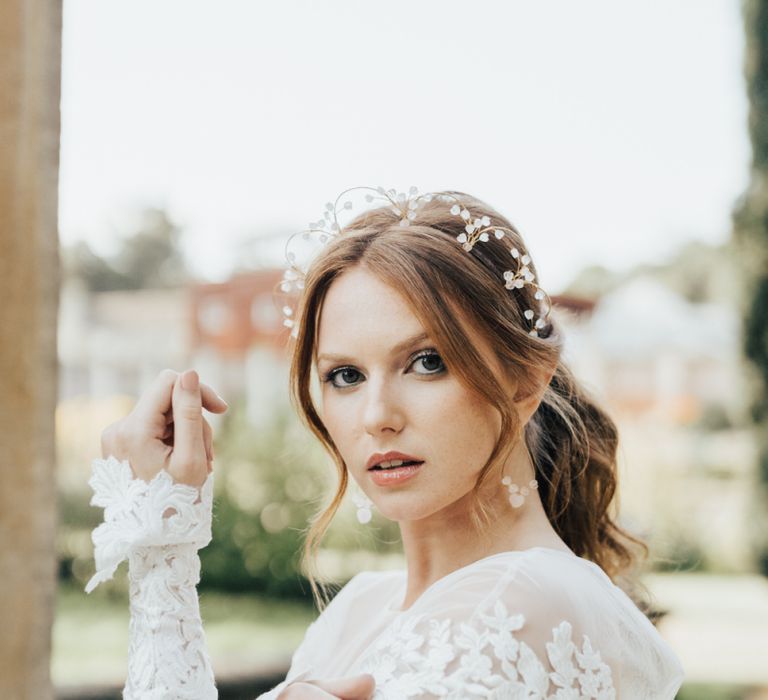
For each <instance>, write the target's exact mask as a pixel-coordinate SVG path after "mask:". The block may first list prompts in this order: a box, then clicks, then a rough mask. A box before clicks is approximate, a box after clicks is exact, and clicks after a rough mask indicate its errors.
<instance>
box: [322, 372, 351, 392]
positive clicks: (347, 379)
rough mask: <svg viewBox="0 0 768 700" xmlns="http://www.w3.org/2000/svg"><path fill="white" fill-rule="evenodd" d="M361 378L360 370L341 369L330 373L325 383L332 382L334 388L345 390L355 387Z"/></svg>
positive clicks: (324, 379)
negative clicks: (338, 378)
mask: <svg viewBox="0 0 768 700" xmlns="http://www.w3.org/2000/svg"><path fill="white" fill-rule="evenodd" d="M337 377H340V378H341V380H342V383H339V382H337V381H336V378H337ZM359 377H360V372H358V370H356V369H355V368H354V367H339V368H337V369H332V370H331V371H330V372H328V373H327V374H326V375H325V377H324V378H323V381H324V382H330V383H331V384H333V386H335V387H337V388H339V389H343V388H344V387H347V386H354V385H355V383H356V381H357V379H359Z"/></svg>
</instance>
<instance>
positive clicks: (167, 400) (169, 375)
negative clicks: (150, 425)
mask: <svg viewBox="0 0 768 700" xmlns="http://www.w3.org/2000/svg"><path fill="white" fill-rule="evenodd" d="M178 376H179V373H178V372H176V371H174V370H172V369H164V370H163V371H162V372H160V374H158V375H157V377H156V378H155V380H154V381H153V382H152V384H150V385H149V388H148V389H147V390H146V391H145V392H144V393H143V394H142V395H141V396H140V397H139V400H138V401H137V402H136V405H135V406H134V408H133V410H134V412H135V413H136V414H137V415H139V414H140V415H142V416H144V417H145V418H147V419H148V420H149V421H152V422H154V421H155V419H156V416H158V415H160V414H167V413H170V411H171V393H172V391H173V386H174V384H175V383H176V380H177V379H178Z"/></svg>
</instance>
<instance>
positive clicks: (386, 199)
mask: <svg viewBox="0 0 768 700" xmlns="http://www.w3.org/2000/svg"><path fill="white" fill-rule="evenodd" d="M358 191H360V192H362V191H364V192H365V201H366V203H368V204H370V203H373V202H381V203H382V205H383V206H386V207H388V208H389V209H390V210H391V211H392V212H393V213H394V214H396V215H397V216H398V217H399V219H400V226H402V227H404V228H405V227H408V226H410V225H411V222H412V221H413V220H415V219H416V216H417V213H418V210H419V207H421V206H422V205H423V204H425V203H427V202H431V201H432V200H433V199H434V200H438V201H441V202H445V203H446V204H447V205H450V209H449V211H450V213H451V214H452V215H453V216H457V217H460V218H461V219H462V220H463V221H464V222H466V223H465V225H464V232H462V233H460V234H459V235H458V236H456V241H457V242H458V243H460V244H461V246H462V248H464V250H466V251H467V252H470V251H471V250H472V248H474V246H475V245H476V244H477V243H478V242H483V243H485V242H488V241H489V240H490V237H491V236H494V238H496V239H498V240H501V239H502V238H504V237H505V236H507V235H508V234H509V235H512V234H514V233H515V232H514V231H513V230H512V229H510V228H506V227H504V226H491V220H490V218H489V217H488V216H481V217H474V218H473V217H472V214H471V212H470V211H469V209H467V207H466V206H464V204H463V203H462V201H461V199H460V198H458V197H456V196H454V195H451V194H446V193H427V194H421V195H420V194H418V190H417V189H416V188H415V187H411V188H410V189H409V190H408V194H407V195H406V193H405V192H397V191H396V190H393V189H390V190H385V189H384V188H383V187H364V186H363V187H351V188H349V189H346V190H344V191H343V192H342V193H341V194H340V195H339V196H338V197H337V198H336V200H335V201H334V202H328V203H327V204H326V205H325V211H324V212H323V216H322V217H321V218H320V219H318V220H317V221H314V222H310V223H309V225H308V227H307V229H305V230H304V231H300V232H298V233H296V234H294V235H293V236H291V238H289V240H288V243H287V244H286V254H285V255H286V259H287V261H288V265H287V267H286V270H285V272H284V274H283V279H282V281H281V283H280V290H281V291H282V292H283V293H285V294H290V293H291V292H296V293H300V291H301V290H302V289H304V278H305V275H306V268H305V266H303V265H301V264H300V262H299V255H298V253H297V252H296V251H292V250H289V249H290V247H291V246H292V245H293V244H294V243H295V242H296V241H297V240H300V241H302V242H308V241H312V240H314V242H315V243H316V244H319V245H320V246H322V245H325V244H326V243H328V242H329V241H330V240H332V239H333V238H336V237H337V236H338V235H339V234H340V232H341V230H342V226H341V224H340V223H339V216H340V215H342V214H343V213H344V212H346V211H350V210H352V209H353V208H354V205H353V203H352V201H351V200H350V199H347V200H346V201H344V202H343V204H342V203H341V200H342V198H343V197H345V196H348V195H350V193H352V192H358ZM509 252H510V255H511V258H512V261H513V263H512V267H513V269H510V270H506V271H505V272H504V273H503V276H502V277H503V283H504V286H505V287H506V288H507V289H521V288H522V287H524V286H525V285H528V286H531V287H533V288H535V290H536V291H535V292H534V295H533V296H534V299H535V300H536V301H538V302H543V303H542V304H540V306H543V307H544V310H543V313H542V312H541V311H539V314H538V316H537V314H536V311H535V310H534V309H526V310H525V311H524V312H523V315H524V316H525V318H526V319H527V320H528V321H529V322H530V324H531V326H532V328H531V329H530V330H529V335H532V336H535V337H539V329H541V328H543V327H544V326H546V324H547V319H548V317H549V314H550V311H551V309H552V302H551V300H550V298H549V295H548V294H547V293H546V292H545V291H544V290H543V289H541V287H539V285H538V284H536V280H535V276H534V274H533V273H532V272H531V270H530V268H529V267H528V265H529V264H530V262H531V258H530V256H529V255H528V254H527V253H521V252H520V251H519V250H518V249H517V248H516V247H514V246H512V247H511V248H510V249H509ZM282 312H283V316H284V319H283V325H285V326H286V327H287V328H290V329H291V336H292V337H294V338H295V337H296V335H297V333H298V329H297V328H296V325H295V321H294V309H293V307H291V306H290V305H288V304H285V305H283V307H282Z"/></svg>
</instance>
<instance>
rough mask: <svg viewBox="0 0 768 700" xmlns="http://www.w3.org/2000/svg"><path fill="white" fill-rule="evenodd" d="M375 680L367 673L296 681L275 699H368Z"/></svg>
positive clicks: (371, 693) (374, 685)
mask: <svg viewBox="0 0 768 700" xmlns="http://www.w3.org/2000/svg"><path fill="white" fill-rule="evenodd" d="M375 688H376V682H375V681H374V679H373V676H372V675H370V674H369V673H363V674H362V675H360V676H351V677H348V678H334V679H331V680H326V681H297V682H296V683H291V684H290V685H289V686H287V687H286V688H285V690H283V691H282V692H281V693H280V695H278V696H277V700H330V699H331V698H333V700H370V698H372V697H373V691H374V690H375Z"/></svg>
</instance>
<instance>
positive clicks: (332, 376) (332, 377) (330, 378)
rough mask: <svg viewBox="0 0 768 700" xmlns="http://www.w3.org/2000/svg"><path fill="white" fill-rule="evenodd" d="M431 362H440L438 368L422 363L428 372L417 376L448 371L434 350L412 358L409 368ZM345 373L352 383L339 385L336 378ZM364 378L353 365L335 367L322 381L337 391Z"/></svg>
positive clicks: (424, 351) (431, 349)
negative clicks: (420, 362) (427, 361)
mask: <svg viewBox="0 0 768 700" xmlns="http://www.w3.org/2000/svg"><path fill="white" fill-rule="evenodd" d="M426 359H428V360H431V361H434V360H435V359H436V360H437V361H438V362H439V365H438V367H436V368H434V369H430V368H428V367H424V363H422V365H421V366H422V368H424V369H426V370H427V371H426V372H417V374H421V375H422V376H434V375H437V374H442V373H443V372H445V371H446V367H445V363H444V362H443V359H442V357H440V354H439V353H438V352H437V351H436V350H435V349H434V348H430V349H428V350H421V351H419V352H418V353H416V355H414V356H413V357H411V358H410V359H409V361H408V367H409V368H410V367H411V366H412V365H414V364H416V363H417V362H419V361H423V360H426ZM344 373H348V374H347V377H346V380H347V381H349V382H350V383H344V384H338V383H337V382H336V377H339V376H341V377H342V378H344V377H343V375H344ZM349 374H352V375H353V376H352V377H351V378H350V377H349ZM360 376H362V372H360V370H358V369H356V368H355V367H353V366H351V365H345V366H344V367H335V368H333V369H332V370H330V371H328V372H326V373H325V374H324V375H323V376H322V378H321V381H322V382H323V383H330V384H331V385H332V386H334V387H336V388H337V389H346V388H348V387H352V386H356V385H357V383H358V382H357V381H356V379H359V377H360Z"/></svg>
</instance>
